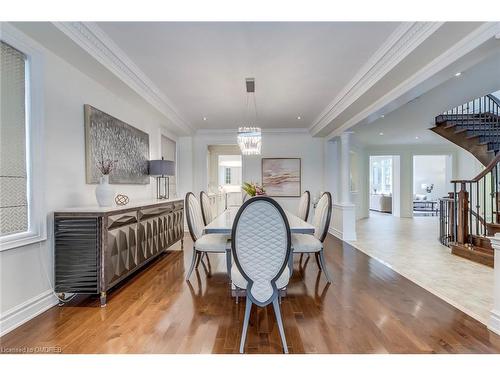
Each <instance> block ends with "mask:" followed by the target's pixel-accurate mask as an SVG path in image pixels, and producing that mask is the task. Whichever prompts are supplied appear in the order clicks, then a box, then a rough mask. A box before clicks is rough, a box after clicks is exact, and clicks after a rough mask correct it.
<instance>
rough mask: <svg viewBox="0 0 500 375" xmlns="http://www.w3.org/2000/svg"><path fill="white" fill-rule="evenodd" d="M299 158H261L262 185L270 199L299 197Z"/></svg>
mask: <svg viewBox="0 0 500 375" xmlns="http://www.w3.org/2000/svg"><path fill="white" fill-rule="evenodd" d="M300 179H301V162H300V158H263V159H262V185H263V187H264V189H265V192H266V195H268V196H271V197H299V196H300V189H301V187H300V184H301V181H300Z"/></svg>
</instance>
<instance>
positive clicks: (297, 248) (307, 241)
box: [292, 233, 323, 253]
mask: <svg viewBox="0 0 500 375" xmlns="http://www.w3.org/2000/svg"><path fill="white" fill-rule="evenodd" d="M322 248H323V244H322V243H321V241H320V240H318V239H317V238H316V237H314V236H313V235H310V234H300V233H292V249H293V252H294V253H315V252H317V251H320V250H321V249H322Z"/></svg>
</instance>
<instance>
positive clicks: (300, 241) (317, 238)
mask: <svg viewBox="0 0 500 375" xmlns="http://www.w3.org/2000/svg"><path fill="white" fill-rule="evenodd" d="M331 217H332V195H331V194H330V193H329V192H325V193H323V195H322V196H321V198H320V200H319V201H318V204H317V205H316V210H315V211H314V218H313V226H314V235H310V234H300V233H293V234H292V251H293V254H301V255H302V254H304V253H314V255H315V256H316V262H317V263H318V265H319V267H320V269H321V271H323V273H324V274H325V276H326V279H327V280H328V282H329V283H331V282H332V278H331V277H330V273H329V272H328V269H327V268H326V262H325V257H324V251H323V243H324V241H325V238H326V235H327V234H328V227H329V225H330V219H331ZM289 261H290V264H289V267H290V270H291V271H293V256H291V257H290V259H289Z"/></svg>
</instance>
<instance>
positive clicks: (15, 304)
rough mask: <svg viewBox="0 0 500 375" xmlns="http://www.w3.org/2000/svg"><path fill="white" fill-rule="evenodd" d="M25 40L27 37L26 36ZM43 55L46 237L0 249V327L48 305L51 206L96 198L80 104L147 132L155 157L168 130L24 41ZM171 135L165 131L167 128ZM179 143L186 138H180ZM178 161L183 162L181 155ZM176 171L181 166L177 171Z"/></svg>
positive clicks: (132, 192) (140, 189)
mask: <svg viewBox="0 0 500 375" xmlns="http://www.w3.org/2000/svg"><path fill="white" fill-rule="evenodd" d="M27 40H29V39H27ZM30 43H32V44H33V45H35V46H36V48H37V49H39V50H40V52H41V53H42V55H43V56H44V62H45V63H44V68H43V73H44V114H45V118H44V123H45V132H44V133H45V134H44V137H43V139H40V140H35V141H37V142H42V143H43V144H44V146H45V159H46V160H45V170H44V171H43V172H44V175H45V186H41V187H40V188H41V189H43V190H44V192H45V204H46V209H47V227H48V230H47V233H48V238H47V240H46V241H44V242H41V243H36V244H32V245H28V246H24V247H20V248H14V249H11V250H7V251H3V252H0V281H1V283H0V295H1V298H0V313H1V315H2V316H1V319H0V322H1V328H0V329H1V330H2V331H3V332H4V331H6V330H10V329H11V328H12V327H14V326H15V325H17V324H19V323H20V322H22V321H23V320H25V319H27V318H30V317H31V316H32V315H33V314H36V313H38V312H40V311H43V310H44V309H46V308H48V307H49V306H52V305H53V304H54V303H55V302H56V300H55V297H54V296H53V295H52V286H51V284H52V282H53V281H52V280H53V270H52V263H53V256H52V254H53V238H52V213H53V212H54V210H57V209H60V208H63V207H70V206H81V205H93V204H96V201H95V196H94V189H95V185H87V184H86V183H85V144H84V125H83V118H84V116H83V105H84V104H91V105H93V106H95V107H96V108H99V109H101V110H103V111H104V112H106V113H109V114H111V115H113V116H115V117H117V118H119V119H121V120H123V121H125V122H127V123H129V124H130V125H132V126H135V127H137V128H139V129H141V130H143V131H145V132H147V133H148V134H149V137H150V157H151V158H159V157H160V156H161V155H160V145H161V140H160V135H161V134H162V133H164V132H165V133H168V130H165V131H164V129H163V127H162V124H165V123H166V119H165V118H163V117H162V116H161V115H159V113H158V112H156V111H155V110H153V109H151V110H150V111H148V110H147V106H146V105H145V106H144V107H142V108H140V107H137V106H133V105H131V104H130V103H129V102H127V101H126V100H124V99H122V97H120V96H119V95H117V93H114V92H111V91H109V90H108V89H107V88H106V87H103V86H101V85H100V84H99V83H98V82H95V81H93V80H92V79H90V78H89V77H88V76H86V75H85V74H83V73H82V72H81V71H79V70H77V69H75V68H74V67H72V66H71V65H69V64H68V63H67V62H65V61H64V60H62V59H60V58H59V57H58V56H56V55H54V54H53V53H51V52H50V51H48V50H46V49H45V48H43V47H42V46H40V45H39V44H37V43H35V42H33V41H30ZM168 135H169V136H172V135H171V134H168ZM181 145H182V148H183V149H185V148H186V147H187V144H186V143H185V142H181ZM180 162H181V167H184V166H185V165H187V164H189V161H188V160H186V158H185V157H182V158H181V160H180ZM180 174H181V176H182V177H185V176H184V172H182V173H180ZM115 188H116V192H117V193H118V192H120V193H124V194H127V195H129V197H130V198H131V201H133V200H134V199H142V198H149V197H153V196H154V194H155V191H154V184H148V185H116V186H115Z"/></svg>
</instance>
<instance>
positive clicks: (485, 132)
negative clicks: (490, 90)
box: [436, 95, 500, 245]
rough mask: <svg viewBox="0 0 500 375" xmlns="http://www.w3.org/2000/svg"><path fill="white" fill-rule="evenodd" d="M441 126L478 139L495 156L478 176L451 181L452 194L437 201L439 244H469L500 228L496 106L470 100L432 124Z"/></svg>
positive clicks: (499, 115) (499, 116)
mask: <svg viewBox="0 0 500 375" xmlns="http://www.w3.org/2000/svg"><path fill="white" fill-rule="evenodd" d="M442 122H447V123H449V124H450V125H454V126H455V127H456V128H457V129H458V130H464V131H467V132H468V133H469V135H475V136H479V137H480V140H481V142H484V143H488V148H489V149H491V150H492V151H494V152H495V153H496V156H495V158H494V159H493V160H492V161H491V162H490V163H489V164H488V165H487V166H486V167H485V169H484V170H483V171H482V172H481V173H480V174H479V175H478V176H476V177H475V178H473V179H471V180H455V181H452V183H453V192H452V193H450V196H449V197H446V198H442V199H440V220H439V240H440V242H441V243H442V244H444V245H449V244H450V243H458V244H465V243H470V244H472V243H473V239H474V236H483V237H484V236H489V235H491V234H492V232H493V231H494V228H493V226H494V225H495V224H500V223H499V222H500V214H499V212H498V208H499V202H498V201H499V190H500V189H499V186H500V185H499V182H500V175H499V173H500V167H499V163H500V153H498V150H500V102H499V100H498V99H497V98H496V97H494V96H492V95H486V96H483V97H481V98H477V99H474V100H472V101H470V102H468V103H465V104H463V105H460V106H457V107H455V108H453V109H451V110H449V111H446V112H445V113H443V114H442V115H439V116H437V117H436V123H442ZM499 228H500V225H499Z"/></svg>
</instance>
